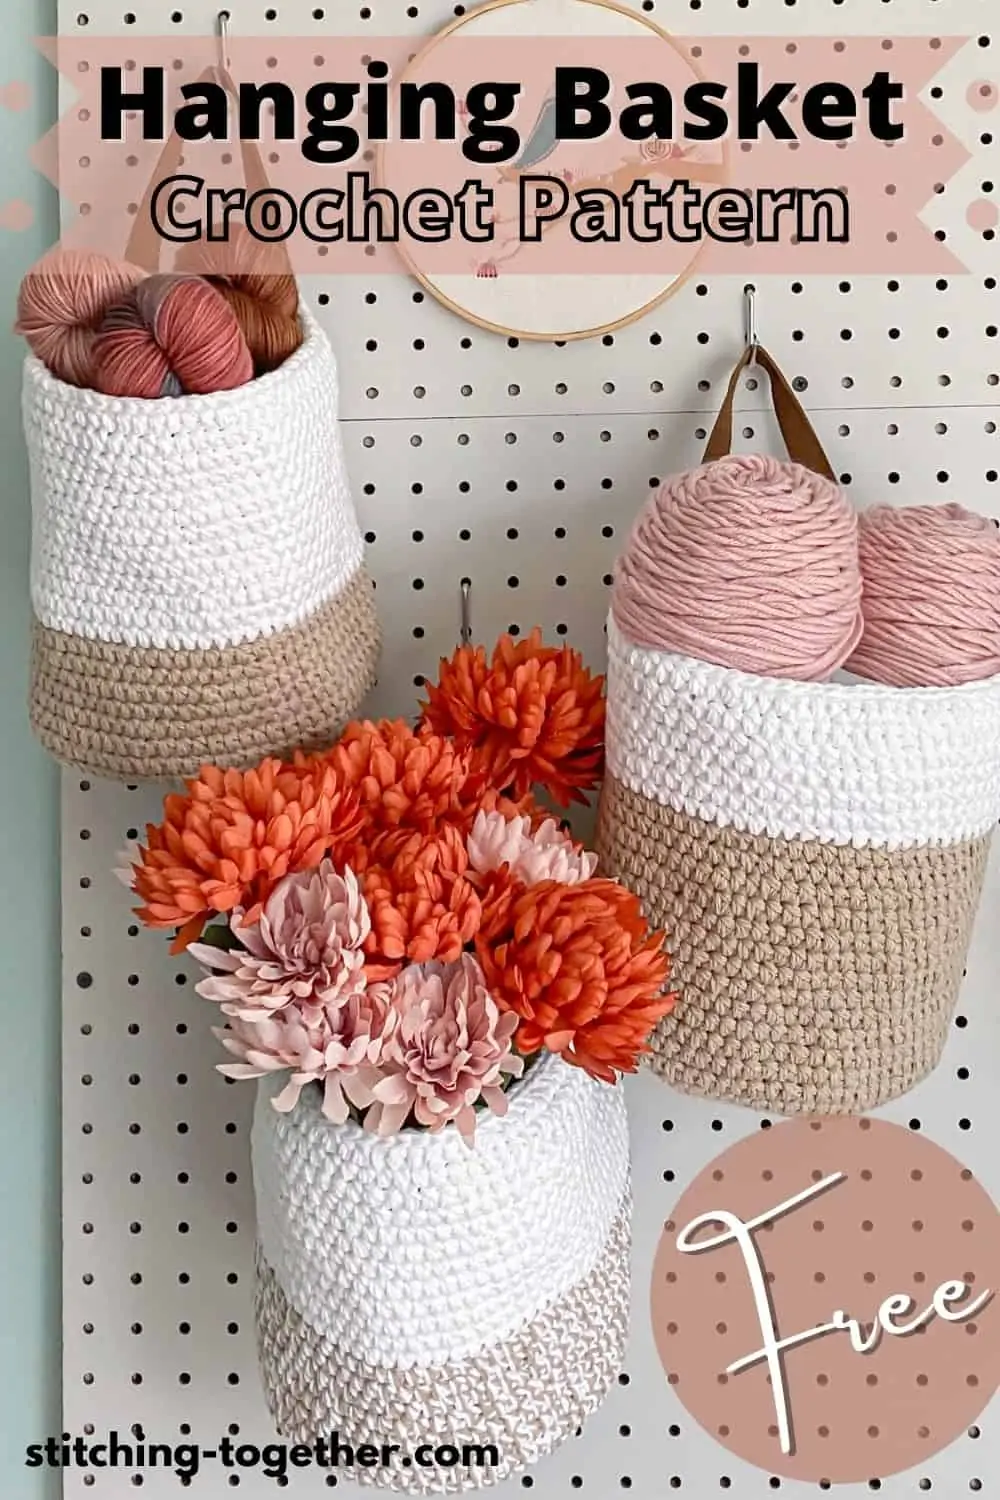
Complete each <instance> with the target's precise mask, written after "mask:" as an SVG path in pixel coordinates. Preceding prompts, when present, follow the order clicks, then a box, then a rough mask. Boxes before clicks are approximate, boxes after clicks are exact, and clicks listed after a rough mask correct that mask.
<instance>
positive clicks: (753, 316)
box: [743, 284, 760, 364]
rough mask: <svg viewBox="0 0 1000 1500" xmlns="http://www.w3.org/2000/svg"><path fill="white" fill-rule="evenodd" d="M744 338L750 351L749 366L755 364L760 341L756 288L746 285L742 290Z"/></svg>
mask: <svg viewBox="0 0 1000 1500" xmlns="http://www.w3.org/2000/svg"><path fill="white" fill-rule="evenodd" d="M743 313H744V336H745V338H746V346H747V348H748V349H749V350H750V360H749V363H750V364H756V362H757V350H758V349H759V348H760V339H759V338H758V337H757V288H756V287H755V286H753V285H750V284H748V285H747V286H745V287H744V288H743Z"/></svg>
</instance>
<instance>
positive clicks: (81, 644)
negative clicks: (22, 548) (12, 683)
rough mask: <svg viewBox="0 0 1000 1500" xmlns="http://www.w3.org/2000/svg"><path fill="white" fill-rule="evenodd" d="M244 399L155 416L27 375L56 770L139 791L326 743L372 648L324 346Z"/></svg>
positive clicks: (41, 624) (376, 641)
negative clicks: (137, 785)
mask: <svg viewBox="0 0 1000 1500" xmlns="http://www.w3.org/2000/svg"><path fill="white" fill-rule="evenodd" d="M302 318H303V324H304V329H303V332H304V342H303V344H302V346H301V347H300V348H299V349H298V350H297V351H296V352H295V353H294V354H293V355H292V356H291V357H290V358H289V359H288V360H287V361H286V363H285V364H284V365H282V366H281V367H280V368H279V369H277V370H275V371H273V372H271V373H269V374H266V375H263V376H261V377H260V378H259V379H256V380H253V381H251V382H250V383H249V384H248V385H245V386H242V387H240V388H238V389H236V390H232V391H223V392H219V393H217V394H214V395H207V396H181V397H177V398H176V399H169V398H167V399H163V400H159V401H145V400H140V399H132V398H122V397H114V396H105V395H102V394H100V393H99V392H96V391H91V390H82V389H77V388H76V387H75V386H71V385H67V384H65V383H63V382H62V381H60V380H58V379H57V378H56V377H55V376H54V375H52V374H51V373H50V372H49V371H48V370H47V369H46V368H45V367H44V366H43V365H42V364H41V363H40V362H39V361H38V360H36V359H34V358H29V359H28V360H27V362H26V366H25V374H24V387H23V414H24V429H25V436H26V440H27V445H28V454H29V459H30V470H31V494H32V521H33V541H32V564H31V598H32V605H33V612H34V620H33V638H32V660H31V690H30V691H31V696H30V712H31V722H32V726H33V728H34V730H35V733H36V734H37V736H38V738H39V739H40V740H41V741H42V743H43V744H44V745H45V746H46V748H47V749H48V750H49V751H51V753H52V754H53V755H55V756H56V757H57V759H59V760H61V761H63V762H65V763H66V764H68V765H73V766H77V767H79V768H80V769H82V770H85V771H89V772H92V773H94V774H96V775H100V776H108V777H113V778H116V779H119V780H123V781H133V780H135V781H139V780H145V779H157V778H166V777H174V776H188V775H193V774H194V773H195V772H196V771H197V769H198V767H199V766H200V765H202V764H203V763H205V762H214V763H218V764H222V765H232V766H238V767H243V766H247V765H251V764H254V763H255V762H257V761H259V760H260V759H261V758H262V757H263V756H265V755H269V754H282V753H283V752H285V751H286V750H288V749H289V748H290V747H292V746H297V745H301V746H306V747H310V746H318V745H321V744H328V743H329V742H330V741H331V740H332V739H334V738H335V737H336V736H337V734H338V733H339V732H340V730H341V728H342V727H343V724H344V723H345V722H346V721H347V720H348V719H350V718H351V717H352V716H353V714H354V713H355V711H356V710H357V708H358V707H359V705H360V703H361V701H362V699H363V698H364V696H365V694H366V693H367V692H368V690H369V689H370V688H371V686H372V685H373V682H374V678H375V671H376V665H377V661H378V655H379V647H380V634H379V627H378V623H377V620H376V615H375V607H374V597H373V590H372V584H371V581H370V580H369V578H368V576H367V574H366V572H365V568H364V563H363V557H362V551H363V545H362V538H361V533H360V531H359V528H358V523H357V519H356V516H355V512H354V507H353V503H352V500H351V493H350V489H349V485H348V478H347V473H346V469H345V465H344V456H343V451H342V447H341V439H340V431H339V427H338V423H337V394H338V392H337V368H336V363H335V360H334V356H333V351H332V349H331V347H330V344H329V341H328V339H327V337H326V335H325V333H324V332H323V331H322V329H321V328H320V327H319V325H318V323H317V322H316V321H315V320H314V319H313V318H312V316H311V315H310V314H309V313H308V312H306V311H303V313H302Z"/></svg>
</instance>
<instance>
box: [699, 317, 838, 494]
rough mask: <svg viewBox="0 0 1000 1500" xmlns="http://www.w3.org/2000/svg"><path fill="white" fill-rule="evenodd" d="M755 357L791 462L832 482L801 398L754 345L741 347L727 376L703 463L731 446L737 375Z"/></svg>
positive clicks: (729, 450) (738, 375)
mask: <svg viewBox="0 0 1000 1500" xmlns="http://www.w3.org/2000/svg"><path fill="white" fill-rule="evenodd" d="M754 358H756V362H757V364H758V365H759V366H760V368H761V369H762V370H764V371H765V373H766V374H767V376H768V379H769V380H770V382H771V399H772V401H773V402H774V414H775V416H776V417H777V419H778V426H779V427H780V428H781V436H782V437H783V439H784V441H785V447H786V448H787V449H788V456H789V458H790V459H791V460H792V462H793V463H796V464H801V465H802V466H803V468H805V469H811V470H812V471H813V473H815V474H822V475H823V476H824V477H825V478H826V479H832V480H833V481H834V482H836V475H835V474H834V472H833V466H832V465H831V463H830V460H829V459H828V458H827V456H826V453H825V451H824V449H823V445H822V443H821V442H820V440H819V438H818V437H817V436H816V433H815V431H814V429H813V425H812V423H811V422H810V420H809V418H808V417H807V416H806V413H805V410H804V409H803V407H802V404H801V402H800V401H799V399H798V397H797V396H796V394H795V392H794V391H793V390H792V387H791V386H790V385H789V383H788V381H787V380H786V378H785V376H784V375H783V374H782V372H781V370H780V368H779V367H778V364H777V363H776V361H775V360H774V359H772V357H771V355H770V354H768V352H767V350H766V349H762V348H761V347H760V345H759V344H758V345H756V346H754V347H751V348H749V349H747V350H745V351H744V353H743V355H742V357H741V358H740V360H739V362H738V363H737V365H736V368H735V369H734V371H733V373H732V375H731V376H730V378H729V386H728V389H727V391H726V395H725V399H724V400H723V403H722V407H721V409H720V411H719V415H718V417H717V418H716V420H715V426H714V427H713V428H712V433H711V436H710V437H709V439H708V444H707V446H706V448H705V458H704V462H705V463H712V462H714V461H715V459H718V458H726V457H727V456H728V455H729V454H730V453H731V452H732V447H733V404H734V402H735V400H736V391H737V387H738V386H739V381H740V376H741V375H742V374H743V372H744V371H745V370H746V369H747V368H748V366H749V365H750V363H751V361H752V360H753V359H754Z"/></svg>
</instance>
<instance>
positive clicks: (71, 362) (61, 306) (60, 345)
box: [14, 249, 146, 386]
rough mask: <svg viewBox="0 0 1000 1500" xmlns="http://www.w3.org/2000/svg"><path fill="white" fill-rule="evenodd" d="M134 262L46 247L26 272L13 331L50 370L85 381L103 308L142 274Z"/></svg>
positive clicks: (69, 381) (81, 383)
mask: <svg viewBox="0 0 1000 1500" xmlns="http://www.w3.org/2000/svg"><path fill="white" fill-rule="evenodd" d="M145 274H146V273H145V272H144V271H142V270H140V269H139V267H138V266H133V265H130V264H129V263H128V262H127V261H123V260H112V259H111V258H110V257H109V256H107V255H98V254H96V253H93V252H91V251H87V250H62V249H56V250H50V251H49V252H48V254H47V255H43V256H42V258H41V260H40V261H38V263H37V264H36V265H34V266H32V268H31V270H30V271H28V273H27V274H26V276H25V277H24V280H23V281H22V282H21V287H20V291H19V292H18V298H17V322H16V323H15V325H14V328H15V332H17V333H19V334H21V335H22V337H23V338H25V339H26V340H27V342H28V346H29V348H30V349H31V352H32V353H33V354H34V355H35V356H36V357H37V358H38V359H40V360H41V361H42V364H43V365H45V366H46V367H47V368H48V369H49V370H51V371H52V373H53V375H56V376H58V378H59V379H60V380H64V381H66V383H67V384H68V385H77V386H90V385H92V384H93V374H94V339H95V337H96V334H97V330H98V328H99V327H100V325H101V322H102V320H103V318H104V315H105V313H106V312H107V310H108V308H109V307H110V306H111V305H112V304H113V303H115V302H117V301H118V300H119V299H120V298H121V297H122V296H123V295H125V294H126V293H127V292H128V291H129V290H130V289H131V288H132V287H134V286H136V285H137V283H138V282H140V281H141V280H142V279H143V277H144V276H145Z"/></svg>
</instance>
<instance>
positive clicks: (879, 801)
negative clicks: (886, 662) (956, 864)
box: [607, 616, 1000, 849]
mask: <svg viewBox="0 0 1000 1500" xmlns="http://www.w3.org/2000/svg"><path fill="white" fill-rule="evenodd" d="M607 762H608V769H609V771H610V772H611V774H612V775H613V776H614V777H615V778H616V779H617V780H619V781H621V782H623V783H624V784H625V785H626V786H628V787H629V788H630V789H631V790H632V791H634V792H637V793H639V794H640V795H641V796H645V797H649V798H651V799H653V800H654V801H656V802H659V803H661V804H663V805H664V806H667V807H672V808H673V809H674V810H675V811H677V812H684V813H687V814H689V815H690V816H692V817H697V818H703V819H706V820H707V821H709V822H714V823H719V824H724V825H727V826H729V827H732V828H736V829H739V830H741V831H743V832H748V833H766V834H770V835H772V836H775V835H777V836H784V837H786V838H802V839H819V840H822V841H824V842H827V843H833V844H854V845H857V846H859V847H860V846H866V845H869V846H875V847H880V848H887V849H896V848H906V847H910V846H913V845H916V844H952V843H956V842H958V841H959V840H961V839H965V838H972V837H977V836H979V835H981V834H984V833H986V832H987V831H988V830H989V829H990V828H992V827H993V825H994V824H995V823H996V822H997V820H998V819H1000V677H991V678H989V679H987V680H986V681H984V682H978V683H970V684H969V685H968V686H964V687H949V688H896V687H884V686H881V685H879V684H873V683H861V682H852V683H806V682H790V681H787V680H784V679H778V678H772V677H755V676H752V675H750V674H748V673H745V672H735V671H731V670H729V669H728V668H725V667H717V666H712V665H710V664H708V663H706V662H702V661H696V660H694V659H692V658H691V657H687V656H675V655H673V654H672V653H670V652H667V651H658V650H652V649H650V648H647V647H644V646H635V645H632V644H631V643H630V642H629V641H628V640H627V639H626V638H625V637H624V636H623V634H622V632H621V631H620V630H619V628H618V626H617V625H616V623H615V621H614V619H613V618H611V617H610V616H609V619H608V724H607Z"/></svg>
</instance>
